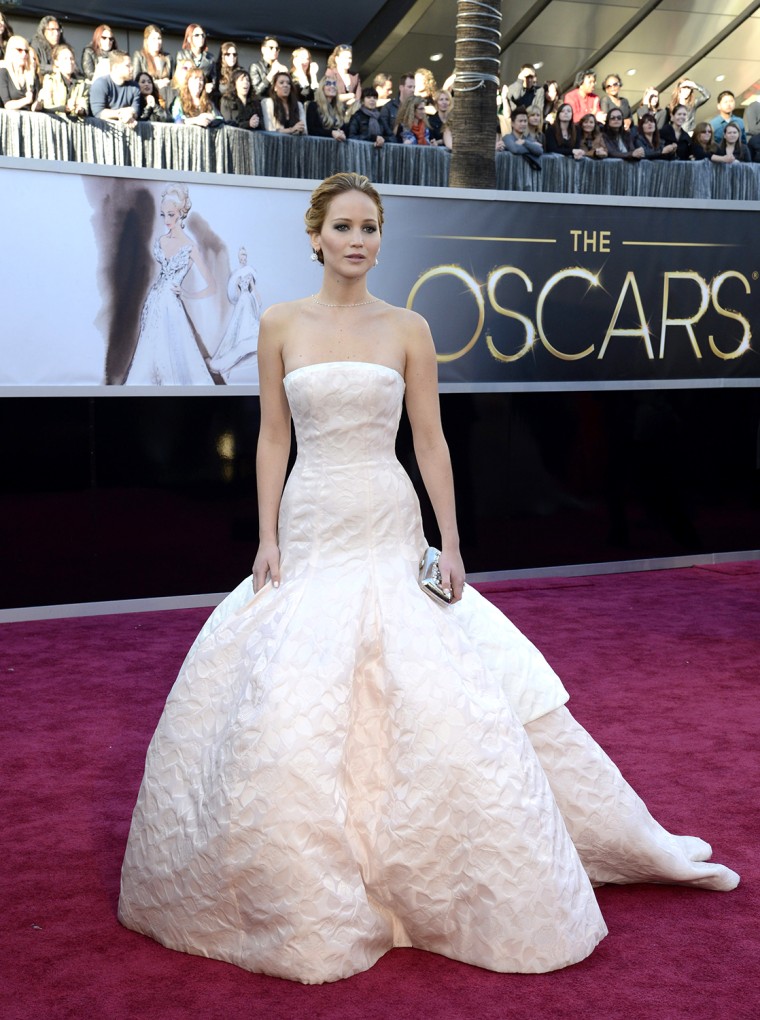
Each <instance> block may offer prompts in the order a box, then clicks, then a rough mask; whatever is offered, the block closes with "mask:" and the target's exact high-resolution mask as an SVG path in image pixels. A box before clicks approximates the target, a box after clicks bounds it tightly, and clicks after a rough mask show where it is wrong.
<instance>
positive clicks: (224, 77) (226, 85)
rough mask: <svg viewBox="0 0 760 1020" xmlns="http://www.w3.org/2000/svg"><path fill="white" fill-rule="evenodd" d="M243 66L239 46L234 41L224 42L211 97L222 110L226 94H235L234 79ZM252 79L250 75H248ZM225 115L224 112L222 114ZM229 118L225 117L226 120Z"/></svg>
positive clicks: (215, 72)
mask: <svg viewBox="0 0 760 1020" xmlns="http://www.w3.org/2000/svg"><path fill="white" fill-rule="evenodd" d="M241 70H242V67H241V66H240V62H239V60H238V48H237V44H236V43H234V42H231V41H229V42H223V43H222V45H221V46H220V47H219V59H218V60H217V62H216V67H215V68H214V85H215V87H214V92H213V95H212V96H211V99H212V101H213V102H214V103H216V104H217V105H218V106H219V109H220V110H221V103H222V98H223V97H224V96H226V95H228V94H229V95H233V88H232V79H233V78H234V77H235V75H236V74H237V73H238V71H241ZM248 77H249V80H250V75H249V76H248ZM222 116H224V114H222ZM226 119H227V118H226V117H225V120H226Z"/></svg>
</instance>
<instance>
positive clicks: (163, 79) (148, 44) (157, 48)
mask: <svg viewBox="0 0 760 1020" xmlns="http://www.w3.org/2000/svg"><path fill="white" fill-rule="evenodd" d="M132 70H133V71H134V75H135V80H137V79H138V78H139V77H140V75H141V74H142V72H143V71H147V72H148V74H149V75H150V76H151V78H152V79H153V81H154V82H155V83H156V88H157V89H158V91H159V92H161V93H162V94H165V93H166V90H167V89H168V88H169V85H170V84H171V80H172V58H171V57H170V56H169V54H168V53H165V52H164V37H163V34H162V32H161V29H160V28H159V27H158V26H157V25H148V26H147V27H146V28H145V30H144V31H143V44H142V49H141V50H136V51H135V54H134V56H133V57H132Z"/></svg>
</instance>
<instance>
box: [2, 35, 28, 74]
mask: <svg viewBox="0 0 760 1020" xmlns="http://www.w3.org/2000/svg"><path fill="white" fill-rule="evenodd" d="M5 59H6V60H7V61H8V62H9V63H10V64H11V66H12V67H15V68H24V67H26V63H27V48H26V46H24V44H23V42H22V41H21V40H20V39H19V38H16V39H11V42H10V43H9V44H8V46H7V47H6V50H5Z"/></svg>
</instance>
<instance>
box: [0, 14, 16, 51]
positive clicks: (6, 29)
mask: <svg viewBox="0 0 760 1020" xmlns="http://www.w3.org/2000/svg"><path fill="white" fill-rule="evenodd" d="M15 34H16V33H15V32H14V31H13V28H12V26H11V23H10V22H9V21H8V19H7V18H6V17H5V15H4V14H3V12H2V11H0V60H2V59H3V58H4V57H5V45H6V43H7V42H8V40H9V39H10V37H11V36H12V35H15Z"/></svg>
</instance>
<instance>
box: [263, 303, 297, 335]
mask: <svg viewBox="0 0 760 1020" xmlns="http://www.w3.org/2000/svg"><path fill="white" fill-rule="evenodd" d="M305 308H306V299H305V298H300V299H299V300H298V301H280V302H279V303H278V304H276V305H269V306H268V307H267V308H266V309H265V310H264V312H263V313H262V316H261V325H262V326H263V325H265V324H266V326H267V328H268V329H271V330H273V331H274V330H281V329H285V328H287V327H288V326H290V325H291V324H292V323H293V320H294V319H297V318H299V317H300V316H301V315H302V314H303V312H304V310H305Z"/></svg>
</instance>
